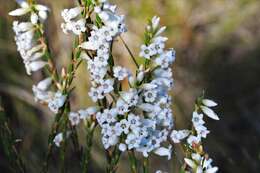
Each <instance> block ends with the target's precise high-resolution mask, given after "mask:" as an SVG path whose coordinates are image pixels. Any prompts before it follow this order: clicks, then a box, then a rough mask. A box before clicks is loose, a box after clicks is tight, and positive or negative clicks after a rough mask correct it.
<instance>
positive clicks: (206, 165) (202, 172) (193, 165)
mask: <svg viewBox="0 0 260 173" xmlns="http://www.w3.org/2000/svg"><path fill="white" fill-rule="evenodd" d="M191 158H192V159H189V158H185V159H184V160H185V163H186V164H187V165H188V166H189V168H190V171H187V172H189V173H192V172H196V173H197V172H198V173H215V172H217V171H218V167H216V166H212V165H211V164H212V161H213V160H212V159H211V158H208V157H204V156H201V155H200V154H197V153H192V155H191Z"/></svg>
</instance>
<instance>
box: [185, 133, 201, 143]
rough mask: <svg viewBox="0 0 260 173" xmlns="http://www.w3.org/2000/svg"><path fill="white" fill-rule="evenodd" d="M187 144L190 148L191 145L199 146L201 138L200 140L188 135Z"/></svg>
mask: <svg viewBox="0 0 260 173" xmlns="http://www.w3.org/2000/svg"><path fill="white" fill-rule="evenodd" d="M187 142H188V144H190V146H192V145H193V144H199V143H200V142H201V138H200V136H193V135H190V136H189V137H188V138H187Z"/></svg>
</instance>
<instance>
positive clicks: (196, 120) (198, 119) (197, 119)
mask: <svg viewBox="0 0 260 173" xmlns="http://www.w3.org/2000/svg"><path fill="white" fill-rule="evenodd" d="M192 123H193V125H194V126H197V125H202V124H204V123H205V122H204V121H203V114H198V112H193V114H192Z"/></svg>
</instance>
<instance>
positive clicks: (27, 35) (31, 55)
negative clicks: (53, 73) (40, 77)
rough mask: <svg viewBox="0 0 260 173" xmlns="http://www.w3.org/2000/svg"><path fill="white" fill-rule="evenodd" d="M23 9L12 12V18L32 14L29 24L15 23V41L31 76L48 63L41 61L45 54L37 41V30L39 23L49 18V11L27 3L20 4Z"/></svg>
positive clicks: (43, 7)
mask: <svg viewBox="0 0 260 173" xmlns="http://www.w3.org/2000/svg"><path fill="white" fill-rule="evenodd" d="M20 6H21V8H18V9H16V10H14V11H11V12H10V13H9V15H11V16H22V15H26V14H27V13H30V15H31V16H30V19H31V20H30V21H29V22H20V23H19V22H18V21H14V22H13V30H14V32H15V41H16V45H17V50H18V51H19V52H20V55H21V57H22V59H23V62H24V64H25V68H26V72H27V74H28V75H31V73H32V72H33V71H38V70H40V69H41V68H43V67H44V66H45V65H46V64H47V63H46V62H45V61H43V60H41V57H42V56H43V54H44V51H43V46H42V45H41V44H38V43H37V41H36V40H35V37H34V36H35V30H36V26H37V24H38V22H39V21H40V22H43V21H44V20H45V19H46V18H47V11H49V9H48V8H47V7H46V6H44V5H38V4H37V5H29V4H28V3H27V2H24V1H23V2H22V3H21V4H20Z"/></svg>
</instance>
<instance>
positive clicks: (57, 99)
mask: <svg viewBox="0 0 260 173" xmlns="http://www.w3.org/2000/svg"><path fill="white" fill-rule="evenodd" d="M66 98H67V97H66V96H65V95H63V94H62V93H61V92H60V91H57V92H56V93H55V94H54V96H53V97H52V98H51V99H50V101H49V103H48V106H49V108H50V110H51V111H52V112H54V113H58V111H59V108H61V107H62V106H63V105H64V103H65V101H66Z"/></svg>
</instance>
